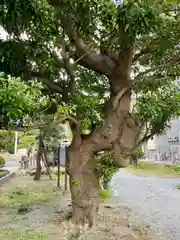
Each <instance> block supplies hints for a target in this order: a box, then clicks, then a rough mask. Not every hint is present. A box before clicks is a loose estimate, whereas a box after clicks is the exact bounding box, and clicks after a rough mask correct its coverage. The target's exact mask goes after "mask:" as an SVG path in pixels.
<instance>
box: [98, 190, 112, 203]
mask: <svg viewBox="0 0 180 240" xmlns="http://www.w3.org/2000/svg"><path fill="white" fill-rule="evenodd" d="M111 196H112V192H111V190H110V189H108V190H106V189H101V191H100V199H101V201H102V202H106V201H108V200H109V199H110V198H111Z"/></svg>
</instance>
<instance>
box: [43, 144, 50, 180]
mask: <svg viewBox="0 0 180 240" xmlns="http://www.w3.org/2000/svg"><path fill="white" fill-rule="evenodd" d="M42 149H43V155H42V160H43V162H44V165H45V167H46V171H47V173H48V175H49V178H50V180H52V177H51V174H50V172H49V167H48V160H47V156H46V151H45V145H44V142H43V141H42Z"/></svg>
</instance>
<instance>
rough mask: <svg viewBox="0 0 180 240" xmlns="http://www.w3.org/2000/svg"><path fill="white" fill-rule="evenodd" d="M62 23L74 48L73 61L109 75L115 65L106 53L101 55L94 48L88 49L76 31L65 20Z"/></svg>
mask: <svg viewBox="0 0 180 240" xmlns="http://www.w3.org/2000/svg"><path fill="white" fill-rule="evenodd" d="M68 22H70V21H68ZM63 24H64V29H65V32H66V33H67V35H68V37H69V39H70V41H71V42H72V43H73V45H74V46H75V48H76V54H75V56H74V61H77V62H78V63H79V64H80V65H82V66H83V67H86V68H89V69H92V70H93V71H96V72H98V73H101V74H105V75H107V76H109V75H110V74H111V73H112V71H113V69H114V67H115V63H114V61H113V60H112V59H111V58H109V57H108V56H106V55H101V54H99V53H97V52H96V51H95V50H92V49H89V48H88V47H87V46H86V45H85V43H84V42H83V40H82V39H81V38H80V36H79V35H78V33H77V32H75V31H74V30H73V29H71V26H70V25H69V24H68V23H67V21H66V22H65V21H64V23H63Z"/></svg>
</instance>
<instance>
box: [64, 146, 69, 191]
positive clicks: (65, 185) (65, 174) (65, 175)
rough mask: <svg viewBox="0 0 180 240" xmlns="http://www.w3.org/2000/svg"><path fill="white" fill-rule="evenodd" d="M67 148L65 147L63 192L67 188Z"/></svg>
mask: <svg viewBox="0 0 180 240" xmlns="http://www.w3.org/2000/svg"><path fill="white" fill-rule="evenodd" d="M67 152H68V148H67V147H65V173H64V178H65V180H64V181H65V184H64V190H65V192H66V191H67V188H68V173H67V170H68V154H67Z"/></svg>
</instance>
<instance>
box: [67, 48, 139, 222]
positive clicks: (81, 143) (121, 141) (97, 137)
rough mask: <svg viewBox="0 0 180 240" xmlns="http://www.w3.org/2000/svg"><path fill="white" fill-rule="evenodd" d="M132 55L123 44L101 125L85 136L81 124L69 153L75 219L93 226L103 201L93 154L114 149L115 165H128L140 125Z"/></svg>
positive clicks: (130, 49)
mask: <svg viewBox="0 0 180 240" xmlns="http://www.w3.org/2000/svg"><path fill="white" fill-rule="evenodd" d="M132 55H133V50H132V48H131V46H125V47H122V49H121V51H120V52H119V55H118V62H117V64H116V66H115V68H114V69H113V71H112V73H111V74H110V75H109V76H108V77H109V84H110V97H111V98H110V100H109V101H108V102H107V103H106V104H105V106H104V121H103V124H102V126H99V127H98V126H97V127H96V128H95V129H94V130H93V131H92V132H91V133H90V134H89V135H88V136H86V138H83V137H82V136H81V134H80V126H78V124H79V123H76V124H77V126H76V129H75V131H74V132H73V133H74V135H75V138H74V140H73V142H72V144H71V146H70V148H69V152H68V155H69V174H70V189H71V194H72V221H73V222H74V223H76V224H84V223H85V222H86V220H87V221H88V223H89V226H92V225H93V221H94V218H95V216H96V212H97V209H98V205H99V202H100V201H99V197H100V196H99V190H100V187H99V179H98V176H97V173H96V171H95V165H96V163H94V162H93V160H91V157H92V155H93V154H96V153H98V152H100V151H106V150H108V151H112V152H113V153H114V164H116V165H117V166H119V167H125V166H127V165H128V164H129V163H130V158H129V156H130V155H131V153H132V152H133V149H134V147H135V145H136V143H137V138H138V135H139V131H140V126H139V123H138V121H137V120H136V119H135V118H134V117H133V115H132V114H131V110H130V104H131V87H132V81H131V80H130V73H131V64H132ZM72 130H73V128H72Z"/></svg>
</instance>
